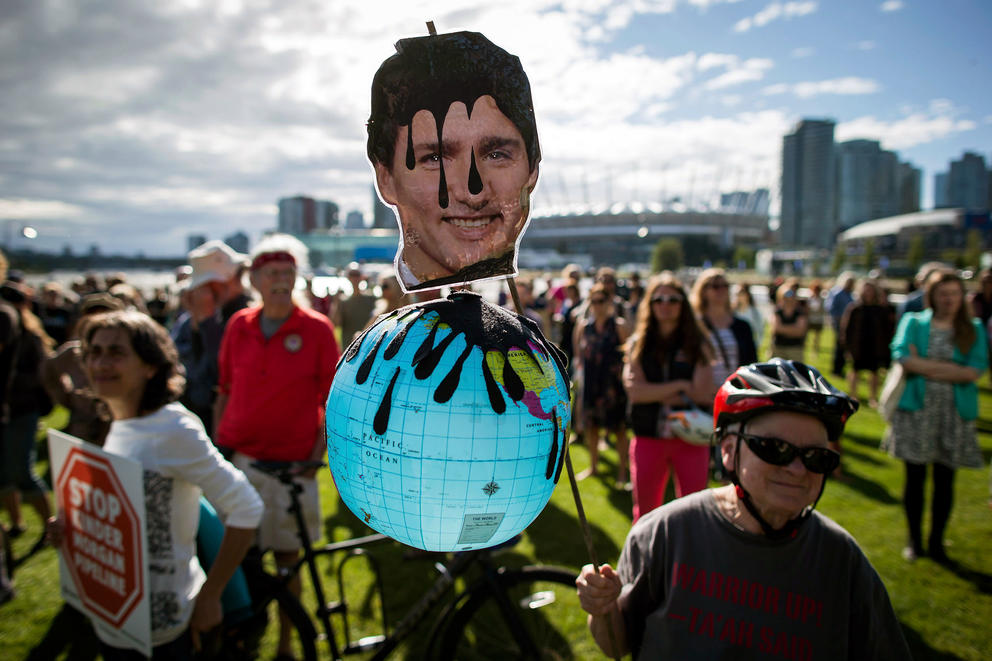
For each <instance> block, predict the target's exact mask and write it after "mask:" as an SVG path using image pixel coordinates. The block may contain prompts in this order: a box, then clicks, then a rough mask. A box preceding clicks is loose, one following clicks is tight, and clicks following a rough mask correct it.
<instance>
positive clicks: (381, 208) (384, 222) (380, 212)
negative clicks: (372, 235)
mask: <svg viewBox="0 0 992 661" xmlns="http://www.w3.org/2000/svg"><path fill="white" fill-rule="evenodd" d="M372 204H373V208H372V227H374V228H377V229H387V230H394V229H396V215H395V214H393V210H392V209H390V208H389V207H388V206H386V205H385V204H383V203H382V200H380V199H379V194H378V193H377V192H376V190H375V186H373V187H372Z"/></svg>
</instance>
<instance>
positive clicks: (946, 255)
mask: <svg viewBox="0 0 992 661" xmlns="http://www.w3.org/2000/svg"><path fill="white" fill-rule="evenodd" d="M940 261H942V262H944V263H945V264H950V265H952V266H953V267H954V268H958V269H959V268H961V267H962V266H963V265H964V258H963V257H962V256H961V251H960V250H957V249H956V248H945V249H943V250H941V251H940Z"/></svg>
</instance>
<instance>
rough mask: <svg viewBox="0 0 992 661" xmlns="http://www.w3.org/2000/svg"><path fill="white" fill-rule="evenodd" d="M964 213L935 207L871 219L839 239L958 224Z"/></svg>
mask: <svg viewBox="0 0 992 661" xmlns="http://www.w3.org/2000/svg"><path fill="white" fill-rule="evenodd" d="M962 213H963V209H934V210H933V211H917V212H916V213H907V214H903V215H901V216H889V217H888V218H879V219H878V220H869V221H866V222H863V223H859V224H857V225H855V226H854V227H851V228H850V229H847V230H844V231H843V232H841V233H840V236H838V237H837V239H838V240H839V241H852V240H857V239H869V238H872V237H876V236H888V235H891V234H898V233H899V232H900V231H901V230H904V229H907V228H909V227H921V226H925V227H934V226H936V225H956V224H958V223H959V222H960V220H961V214H962Z"/></svg>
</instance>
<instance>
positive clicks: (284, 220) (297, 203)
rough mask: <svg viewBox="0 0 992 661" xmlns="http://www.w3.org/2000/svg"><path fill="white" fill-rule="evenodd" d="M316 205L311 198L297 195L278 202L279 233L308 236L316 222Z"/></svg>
mask: <svg viewBox="0 0 992 661" xmlns="http://www.w3.org/2000/svg"><path fill="white" fill-rule="evenodd" d="M316 211H317V210H316V204H315V203H314V199H313V198H312V197H304V196H303V195H297V196H296V197H284V198H282V199H280V200H279V225H278V227H279V231H280V232H285V233H286V234H308V233H309V232H311V231H312V230H313V228H314V225H315V222H316V218H315V216H316Z"/></svg>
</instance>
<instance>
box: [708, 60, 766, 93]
mask: <svg viewBox="0 0 992 661" xmlns="http://www.w3.org/2000/svg"><path fill="white" fill-rule="evenodd" d="M772 66H774V63H773V62H772V61H771V60H769V59H765V58H756V57H755V58H751V59H748V60H745V61H743V62H741V63H740V64H737V63H736V62H735V63H734V64H732V65H731V66H730V67H729V69H728V71H727V72H726V73H724V74H721V75H719V76H717V77H716V78H713V79H712V80H708V81H706V83H705V85H704V87H705V88H706V89H708V90H717V89H723V88H725V87H731V86H732V85H740V84H741V83H748V82H752V81H755V80H761V79H762V78H764V77H765V71H767V70H768V69H771V68H772Z"/></svg>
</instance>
